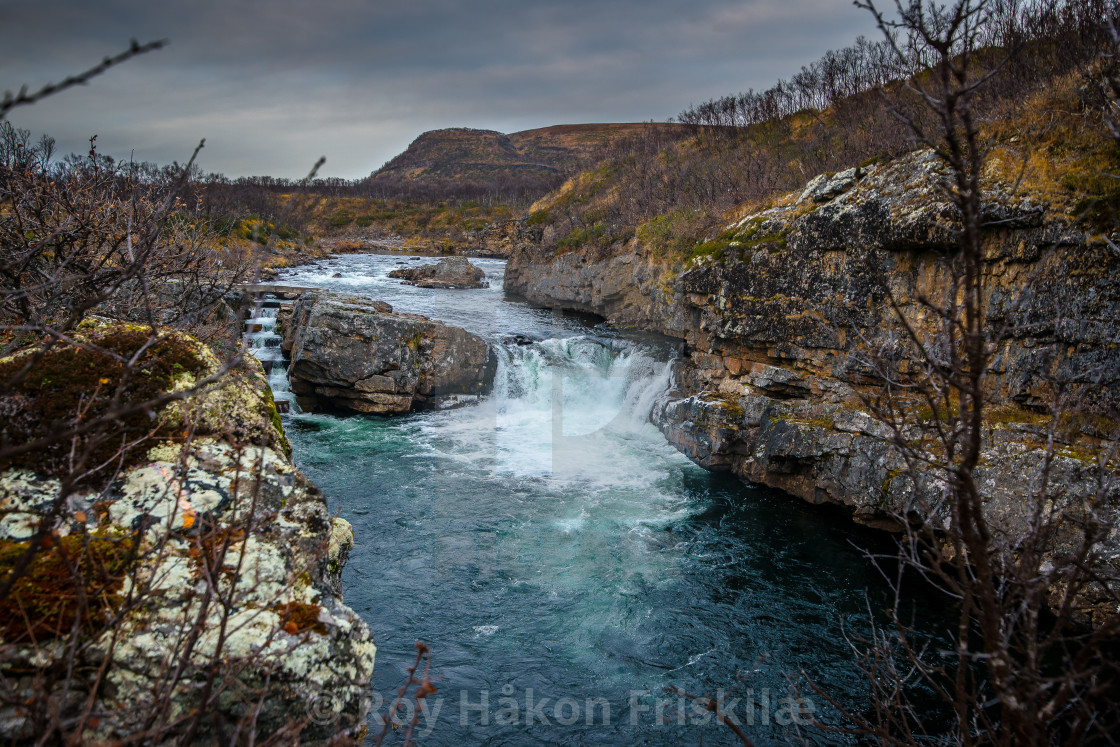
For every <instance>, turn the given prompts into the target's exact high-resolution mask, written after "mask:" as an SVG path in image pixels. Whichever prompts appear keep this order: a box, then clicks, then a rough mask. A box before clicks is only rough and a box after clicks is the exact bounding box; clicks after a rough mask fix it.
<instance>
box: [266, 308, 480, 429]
mask: <svg viewBox="0 0 1120 747" xmlns="http://www.w3.org/2000/svg"><path fill="white" fill-rule="evenodd" d="M282 347H283V349H284V350H285V352H287V353H288V354H289V356H290V357H291V364H290V366H289V368H288V375H289V378H290V380H291V387H292V391H293V392H294V393H295V394H296V396H297V402H298V403H299V406H300V407H302V408H303V409H305V410H317V409H336V410H350V411H354V412H362V413H372V414H377V415H398V414H402V413H406V412H408V411H410V410H412V409H414V408H417V407H425V406H443V405H447V404H454V403H456V402H458V401H460V398H461V396H462V395H480V394H483V393H485V392H486V390H487V389H488V388H489V386H490V384H491V383H492V381H493V378H494V369H495V366H496V365H497V362H496V358H495V357H494V356H493V354H492V353H491V351H490V349H489V347H488V346H487V344H486V342H485V341H484V340H483V339H482V338H481V337H478V336H477V335H473V334H471V333H470V332H467V331H466V330H464V329H460V328H458V327H451V326H448V325H446V324H442V323H441V322H437V321H433V320H431V319H429V318H427V317H425V316H420V315H419V314H401V313H397V312H394V311H393V309H392V307H391V306H389V304H387V303H384V302H383V301H375V300H372V299H368V298H362V297H360V296H351V295H342V294H333V293H315V294H305V295H304V296H302V297H301V298H300V299H299V301H297V302H296V304H295V306H294V307H293V309H292V312H291V316H290V318H286V319H285V320H284V340H283V344H282Z"/></svg>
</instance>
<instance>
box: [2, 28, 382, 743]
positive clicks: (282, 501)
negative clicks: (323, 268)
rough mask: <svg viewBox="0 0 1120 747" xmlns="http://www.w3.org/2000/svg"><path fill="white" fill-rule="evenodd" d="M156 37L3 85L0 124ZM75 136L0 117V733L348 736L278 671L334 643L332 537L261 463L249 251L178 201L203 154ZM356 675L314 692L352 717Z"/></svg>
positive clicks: (260, 382)
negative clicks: (67, 141)
mask: <svg viewBox="0 0 1120 747" xmlns="http://www.w3.org/2000/svg"><path fill="white" fill-rule="evenodd" d="M161 45H162V43H161V42H160V43H155V44H150V45H143V46H141V45H138V44H135V43H134V44H133V46H132V47H131V49H130V50H128V51H127V52H125V53H123V54H122V55H118V56H117V57H114V58H110V59H107V60H106V61H104V62H103V63H102V64H100V65H98V66H96V67H94V68H91V70H90V71H87V72H86V73H82V74H80V75H77V76H73V77H72V78H68V79H67V80H65V81H63V82H62V83H61V84H58V85H51V86H47V87H44V88H43V89H42V90H41V91H39V92H37V93H34V94H28V93H27V92H26V90H21V92H20V93H19V94H18V95H16V96H11V95H9V96H8V97H6V98H5V100H4V102H3V105H2V108H0V120H2V119H3V115H4V114H5V113H6V112H7V111H8V110H9V109H10V108H12V107H13V106H18V105H22V104H29V103H34V102H35V101H37V100H39V99H41V98H42V97H44V96H47V95H51V94H52V93H55V92H57V91H59V90H64V89H65V88H67V87H69V86H70V85H75V84H77V83H81V82H84V81H86V80H88V79H89V78H91V77H92V76H94V75H96V74H99V73H100V72H102V71H103V70H105V69H107V68H108V67H110V66H112V65H114V64H117V63H118V62H122V61H124V60H126V59H128V58H129V57H132V56H135V55H137V54H141V53H143V52H146V51H148V50H150V49H156V48H158V47H159V46H161ZM93 145H94V143H93V141H92V140H91V147H90V151H89V153H88V154H87V155H86V156H84V157H71V158H68V159H65V160H62V161H57V160H55V154H54V144H53V141H51V140H50V139H49V138H47V137H44V138H42V139H40V140H39V141H38V142H32V141H31V139H30V135H29V133H26V132H24V131H20V130H16V129H15V128H13V127H11V125H10V124H8V123H7V122H4V121H0V473H2V474H0V477H2V478H3V490H2V492H0V611H2V614H0V670H2V672H0V713H2V717H0V724H2V728H3V729H4V734H5V735H6V736H7V737H9V738H13V739H23V740H32V741H35V742H36V743H39V744H78V743H85V742H88V741H102V740H106V739H111V740H117V741H119V742H121V743H130V742H135V743H144V744H150V743H172V742H174V743H180V744H186V743H192V742H195V741H200V740H201V741H209V742H214V743H219V742H224V743H229V744H257V743H260V744H277V743H283V744H289V743H296V742H298V741H299V740H300V739H303V738H306V737H309V736H314V737H315V738H318V739H320V740H322V741H327V740H328V739H331V738H334V737H337V738H338V740H341V741H342V742H345V741H346V740H347V739H348V738H349V737H348V736H347V734H348V733H350V732H351V727H355V726H356V725H354V724H333V725H332V724H327V725H324V724H317V723H313V720H312V718H311V716H310V714H309V712H308V711H307V709H306V708H304V707H303V704H302V703H301V702H300V699H301V698H305V697H306V696H307V693H306V692H305V691H304V690H302V689H301V688H302V687H304V686H305V685H308V684H310V683H307V682H303V681H302V680H300V679H299V678H295V679H293V678H292V676H291V673H290V672H289V673H288V675H284V674H283V673H284V672H285V671H287V670H284V666H285V662H287V661H289V660H291V659H292V657H293V655H294V654H296V653H298V652H299V651H300V650H301V649H302V648H306V646H307V645H310V644H309V640H310V641H311V642H314V643H315V645H326V644H324V643H323V641H324V640H330V641H334V640H335V638H327V637H325V636H320V635H319V634H320V633H322V632H323V630H325V629H326V628H325V625H326V624H325V623H324V622H323V621H322V619H321V617H322V614H323V613H322V612H321V610H323V609H326V608H327V607H328V606H330V605H331V604H333V602H331V601H330V600H331V599H332V598H333V597H332V594H331V591H330V589H328V588H327V587H328V586H329V584H327V582H326V581H325V579H326V578H327V577H328V575H329V570H328V567H327V555H328V549H329V548H328V539H329V537H330V536H331V531H332V529H331V527H332V524H331V521H330V518H329V516H327V515H326V514H325V506H324V504H323V501H322V497H321V496H320V495H319V494H318V493H317V491H315V490H314V488H313V487H312V486H309V485H307V484H306V483H305V482H303V478H302V477H301V476H299V475H298V474H297V473H294V471H293V470H292V468H291V466H290V463H289V462H287V461H286V460H285V459H283V457H282V456H278V455H280V454H281V452H283V451H284V450H285V449H286V448H287V445H286V442H285V441H284V440H283V435H282V433H281V432H280V431H278V430H276V429H275V428H274V427H273V420H274V418H275V408H274V407H273V406H271V396H270V395H268V393H267V384H266V382H265V380H264V378H263V376H261V375H260V374H259V373H258V368H259V367H258V366H256V365H255V364H253V363H252V362H251V360H249V359H246V358H244V357H243V355H242V352H241V350H242V345H241V339H240V338H241V319H240V316H239V311H240V309H238V308H236V304H235V303H234V295H235V294H234V293H233V291H234V290H235V288H236V286H237V285H238V284H240V283H242V282H244V281H246V280H249V279H252V278H253V277H255V276H256V256H255V253H254V252H253V251H242V250H230V249H227V248H226V247H224V246H223V245H222V244H221V243H220V242H219V241H217V240H216V237H215V235H214V232H213V231H212V228H211V226H210V225H209V223H208V222H207V221H206V220H205V217H204V216H203V215H201V214H200V212H199V210H198V209H197V204H196V203H195V202H193V201H192V199H191V195H192V189H193V188H192V180H193V179H194V178H196V177H197V169H196V168H195V167H194V161H195V156H197V153H198V149H196V150H195V153H194V155H192V157H191V158H190V159H189V160H188V161H187V163H186V164H185V165H183V166H175V167H172V168H168V169H153V168H150V167H147V166H144V165H136V164H128V163H117V162H114V161H113V160H112V159H109V158H106V157H104V156H102V155H100V154H98V153H97V152H96V149H95V148H94V147H93ZM201 147H202V145H201V144H200V145H199V148H201ZM186 333H190V335H191V336H187V334H186ZM293 485H294V488H293ZM293 490H294V491H295V493H293V492H292V491H293ZM286 491H287V492H286ZM289 498H290V499H291V503H288V502H287V501H288V499H289ZM297 498H299V500H297ZM285 527H288V528H287V529H286V528H285ZM288 535H291V536H288ZM266 544H267V545H268V547H264V545H266ZM262 548H263V549H262ZM269 548H272V549H269ZM277 619H279V621H280V624H279V625H277V624H276V620H277ZM355 624H356V625H358V626H359V627H360V626H361V624H360V621H357V622H356V623H355ZM321 628H322V630H321ZM362 629H364V628H362ZM320 639H322V640H320ZM368 655H369V656H370V657H372V654H368ZM371 661H372V659H371ZM285 677H287V679H285ZM332 683H334V681H332ZM366 684H367V683H348V682H346V683H334V684H332V687H337V689H338V690H339V691H341V692H343V693H346V694H347V695H346V697H348V698H351V700H353V702H349V703H348V704H347V708H348V710H349V711H351V712H353V713H360V712H361V711H362V709H361V707H360V704H359V703H358V701H357V700H354V698H357V697H358V696H357V695H355V694H353V693H350V690H349V689H348V688H352V689H353V691H354V693H357V692H359V691H360V690H362V689H363V688H364V687H365V686H366ZM285 693H286V695H285ZM351 696H352V697H351ZM285 697H286V698H287V701H288V702H285ZM293 701H294V705H293ZM278 708H279V710H277V709H278ZM335 732H338V733H337V734H335ZM316 735H317V736H316Z"/></svg>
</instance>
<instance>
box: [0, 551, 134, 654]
mask: <svg viewBox="0 0 1120 747" xmlns="http://www.w3.org/2000/svg"><path fill="white" fill-rule="evenodd" d="M29 547H30V543H29V542H11V541H7V540H0V579H2V580H3V581H6V580H7V579H8V578H9V576H10V574H11V573H12V572H13V571H14V569H15V567H16V565H17V564H18V563H19V561H20V559H21V558H22V557H23V556H24V555H25V554H26V552H27V550H28V548H29ZM133 551H134V545H133V541H132V539H131V538H130V537H124V536H117V535H112V534H108V533H98V534H93V535H84V534H71V535H69V536H66V537H61V538H59V537H50V538H48V539H47V541H46V542H45V543H44V545H43V546H42V547H40V548H39V550H38V552H36V554H35V556H34V558H33V559H32V560H31V563H30V565H29V566H28V568H27V570H26V572H25V573H24V574H23V575H22V576H20V577H19V578H17V579H16V580H15V583H14V584H13V586H12V588H11V591H10V592H9V593H8V594H7V595H5V596H4V597H3V598H0V637H2V638H3V639H4V640H5V641H6V642H8V643H20V642H23V641H32V640H34V641H42V640H46V639H51V638H55V637H58V636H65V635H68V634H69V633H70V632H71V631H72V630H73V628H74V626H75V625H77V626H78V628H79V629H80V630H81V631H82V632H83V633H85V634H87V635H95V634H97V633H99V632H101V631H102V630H104V629H105V628H106V626H107V624H108V623H109V622H110V620H111V616H112V614H113V612H114V610H115V609H116V608H117V607H118V605H119V604H120V602H121V597H120V590H121V587H122V585H123V583H124V577H125V574H126V573H127V571H128V567H129V565H130V564H131V562H132V559H133V557H134V552H133ZM71 569H73V570H71ZM80 600H84V606H85V612H84V614H82V617H81V619H78V615H79V614H80V612H79V611H80V610H81V609H82V606H83V603H82V602H81V601H80Z"/></svg>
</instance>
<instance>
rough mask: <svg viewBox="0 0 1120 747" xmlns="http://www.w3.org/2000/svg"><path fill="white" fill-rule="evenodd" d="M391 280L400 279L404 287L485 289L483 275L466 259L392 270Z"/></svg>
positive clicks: (461, 258)
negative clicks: (403, 282)
mask: <svg viewBox="0 0 1120 747" xmlns="http://www.w3.org/2000/svg"><path fill="white" fill-rule="evenodd" d="M389 277H391V278H400V279H402V280H404V281H405V284H406V285H415V286H417V287H420V288H485V287H487V283H486V280H485V274H484V273H483V272H482V270H480V269H478V268H477V267H475V266H474V265H472V264H471V263H470V262H469V261H467V258H466V257H445V258H444V259H441V260H440V261H439V262H437V263H436V264H434V265H422V266H420V267H406V268H404V269H401V270H393V271H392V272H390V273H389Z"/></svg>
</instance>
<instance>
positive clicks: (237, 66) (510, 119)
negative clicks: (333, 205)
mask: <svg viewBox="0 0 1120 747" xmlns="http://www.w3.org/2000/svg"><path fill="white" fill-rule="evenodd" d="M0 19H3V23H0V89H5V90H6V89H11V90H14V89H16V88H18V87H19V86H20V85H22V84H27V85H28V86H30V87H31V88H37V87H38V86H40V85H42V84H44V83H46V82H48V81H55V80H58V79H60V78H62V77H64V76H65V75H67V74H69V73H72V72H75V71H77V70H81V69H84V68H85V67H88V66H89V65H90V64H91V63H93V62H95V61H97V60H99V59H101V58H102V57H104V56H106V55H109V54H114V53H116V52H117V51H120V50H121V49H124V48H125V47H126V46H127V44H128V40H129V39H131V38H136V39H139V40H140V41H148V40H152V39H158V38H167V39H170V40H171V44H170V46H168V47H167V48H166V49H164V50H162V51H159V52H156V53H153V54H151V55H147V56H145V57H143V58H140V59H138V60H133V61H130V62H128V63H126V64H125V65H123V66H121V67H119V68H117V69H114V70H112V71H110V72H108V73H107V74H105V75H104V76H102V77H100V78H98V79H96V80H95V81H94V82H93V83H92V84H91V85H90V86H88V87H86V88H83V89H80V90H74V91H70V92H67V93H65V94H62V95H59V96H57V97H55V98H53V99H50V100H48V101H45V102H43V103H41V104H37V105H35V106H32V107H27V108H22V109H17V110H15V111H13V112H12V114H11V115H10V119H11V121H12V123H13V124H15V125H16V126H18V127H24V128H27V129H30V130H32V131H34V132H36V133H37V132H48V133H49V134H51V135H53V136H54V137H56V138H57V139H58V140H59V144H60V147H61V148H62V149H63V151H64V152H66V151H71V150H84V149H85V148H86V147H88V146H87V145H86V143H87V140H88V138H89V136H90V135H93V134H97V135H98V141H97V142H98V146H99V148H100V149H101V150H102V151H103V152H106V153H110V154H112V155H114V156H117V157H124V158H127V157H129V156H130V155H131V154H134V156H135V158H136V159H137V160H152V161H158V162H161V163H168V162H171V161H173V160H179V161H182V160H183V159H185V158H186V157H188V156H189V155H190V152H191V151H192V150H193V148H194V146H195V145H196V144H197V142H198V141H199V140H200V139H202V138H205V139H206V148H205V150H204V151H203V156H202V159H201V162H202V166H203V167H204V168H205V169H206V170H208V171H220V172H223V173H225V174H227V175H230V176H238V175H246V174H271V175H274V176H287V177H298V176H301V175H302V174H304V173H306V171H307V170H308V169H309V168H310V166H311V164H313V163H314V162H315V160H316V159H317V158H318V157H319V156H320V155H325V156H326V157H327V165H326V167H325V168H324V170H323V171H322V172H321V173H322V175H326V176H341V177H344V178H355V177H361V176H365V175H366V174H368V173H370V172H371V171H373V170H374V169H376V168H377V167H379V166H380V165H381V164H382V163H384V162H385V161H387V160H388V159H390V158H391V157H392V156H394V155H396V154H397V153H399V152H400V151H401V150H403V149H404V148H405V146H407V145H408V143H409V142H410V141H411V140H412V139H413V138H415V137H416V136H417V135H418V134H420V132H422V131H424V130H429V129H435V128H441V127H463V126H466V127H480V128H486V129H496V130H501V131H503V132H513V131H516V130H521V129H528V128H533V127H543V126H547V125H552V124H564V123H574V122H623V121H643V120H649V119H656V120H664V119H666V118H667V117H670V116H673V115H675V114H676V113H677V112H679V111H680V110H681V109H683V108H685V107H686V106H688V105H689V104H690V103H692V102H699V101H702V100H705V99H708V98H711V97H713V96H718V95H723V94H726V93H732V92H736V91H740V90H743V89H746V88H748V87H755V88H759V87H766V86H768V85H770V84H771V83H772V82H773V81H774V80H775V79H776V78H778V77H784V76H788V75H789V74H791V73H792V72H794V71H796V70H797V69H798V68H799V67H800V66H801V65H802V64H805V63H807V62H809V61H811V60H813V59H815V58H817V57H819V56H820V55H821V54H822V53H823V52H824V51H825V50H827V49H830V48H837V47H841V46H844V45H847V44H849V43H851V42H852V41H853V40H854V38H855V37H856V35H858V34H860V33H864V34H868V35H871V34H873V33H874V29H873V26H872V24H871V20H870V18H869V17H868V16H867V14H866V13H864V12H862V11H859V10H857V9H855V8H853V7H852V6H851V4H849V3H846V2H842V1H839V0H745V1H740V2H731V1H729V0H565V2H557V1H556V0H548V1H542V0H410V1H408V2H405V1H402V0H316V1H315V2H303V1H301V0H222V1H220V2H219V1H218V0H192V1H191V2H185V1H183V0H162V1H161V2H152V1H151V0H103V1H99V2H90V0H30V1H27V0H0Z"/></svg>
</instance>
